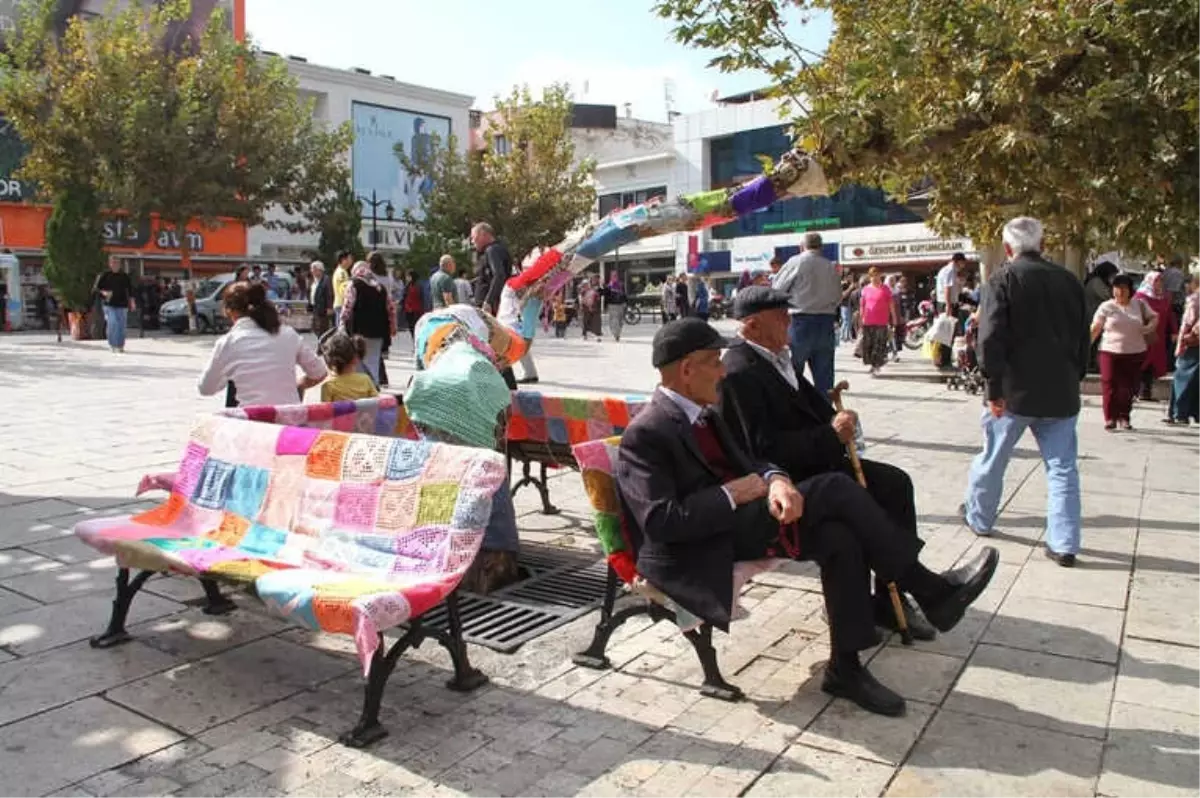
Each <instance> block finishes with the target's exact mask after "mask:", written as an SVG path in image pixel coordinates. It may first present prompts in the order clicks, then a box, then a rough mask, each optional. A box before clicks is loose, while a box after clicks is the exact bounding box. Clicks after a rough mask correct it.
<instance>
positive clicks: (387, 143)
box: [350, 102, 450, 220]
mask: <svg viewBox="0 0 1200 798" xmlns="http://www.w3.org/2000/svg"><path fill="white" fill-rule="evenodd" d="M350 114H351V119H352V122H353V124H354V145H353V147H352V148H351V151H350V166H351V172H352V174H353V177H352V182H353V184H354V193H355V194H357V195H358V198H359V201H360V202H362V206H363V209H362V213H363V219H365V220H369V219H370V218H371V215H372V211H371V205H370V200H371V193H372V192H374V193H375V199H376V201H377V202H378V203H379V205H378V208H377V210H376V211H375V214H376V216H377V217H378V218H380V219H383V218H385V212H384V209H385V207H386V206H387V203H389V202H390V203H391V205H392V208H393V210H394V212H395V218H396V219H401V218H403V217H404V213H405V211H408V212H410V213H411V214H412V215H413V216H414V217H416V218H420V210H421V197H422V196H423V195H425V194H428V193H429V191H430V190H431V189H432V188H433V184H432V182H430V180H429V178H427V177H426V178H421V177H417V176H412V175H409V174H408V172H407V171H405V169H404V167H403V166H401V164H400V159H399V158H397V157H396V145H397V144H400V145H402V146H403V147H404V152H405V153H406V154H407V155H408V156H409V157H410V158H416V159H420V158H422V157H428V156H429V155H431V154H432V152H433V148H434V146H435V143H436V146H438V147H445V146H446V145H447V143H448V142H449V140H450V118H449V117H445V116H438V115H436V114H427V113H421V112H416V111H406V110H403V109H400V108H388V107H386V106H382V105H373V104H371V103H360V102H355V103H352V104H351V110H350Z"/></svg>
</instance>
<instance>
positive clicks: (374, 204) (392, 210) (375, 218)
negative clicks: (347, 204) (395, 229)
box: [358, 189, 396, 247]
mask: <svg viewBox="0 0 1200 798" xmlns="http://www.w3.org/2000/svg"><path fill="white" fill-rule="evenodd" d="M358 201H359V202H362V203H365V204H367V205H369V206H370V207H371V246H372V247H376V246H379V206H380V205H384V206H385V207H384V209H383V213H384V216H386V217H387V220H388V221H389V222H390V221H392V220H393V219H395V218H396V207H395V206H394V205H392V202H391V200H382V199H379V198H378V197H377V196H376V194H375V190H374V189H372V190H371V198H370V199H367V198H366V197H358Z"/></svg>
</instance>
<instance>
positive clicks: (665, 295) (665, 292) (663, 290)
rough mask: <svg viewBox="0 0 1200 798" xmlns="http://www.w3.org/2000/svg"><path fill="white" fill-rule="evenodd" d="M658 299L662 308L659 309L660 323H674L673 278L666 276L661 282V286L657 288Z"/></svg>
mask: <svg viewBox="0 0 1200 798" xmlns="http://www.w3.org/2000/svg"><path fill="white" fill-rule="evenodd" d="M659 297H660V302H661V303H662V306H661V308H660V309H659V310H660V314H661V316H662V323H663V324H666V323H667V322H669V321H674V320H675V278H674V277H673V276H671V275H668V276H667V278H666V279H665V280H663V281H662V285H661V286H660V287H659Z"/></svg>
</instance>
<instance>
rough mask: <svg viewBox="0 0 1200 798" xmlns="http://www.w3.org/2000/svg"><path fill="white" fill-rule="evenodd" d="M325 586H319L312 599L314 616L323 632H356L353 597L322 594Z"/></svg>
mask: <svg viewBox="0 0 1200 798" xmlns="http://www.w3.org/2000/svg"><path fill="white" fill-rule="evenodd" d="M322 591H323V588H322V587H318V588H317V594H316V595H315V596H313V599H312V611H313V617H314V618H316V619H317V625H318V626H320V627H321V631H323V632H333V633H335V634H336V633H341V634H351V635H352V634H354V607H353V606H352V605H351V603H350V601H351V597H349V596H344V595H337V594H336V593H335V594H324V595H323V594H322Z"/></svg>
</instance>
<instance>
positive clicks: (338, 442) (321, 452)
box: [305, 431, 350, 481]
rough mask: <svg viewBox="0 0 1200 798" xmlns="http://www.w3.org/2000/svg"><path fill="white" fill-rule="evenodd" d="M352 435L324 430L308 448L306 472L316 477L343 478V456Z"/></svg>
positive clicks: (336, 479)
mask: <svg viewBox="0 0 1200 798" xmlns="http://www.w3.org/2000/svg"><path fill="white" fill-rule="evenodd" d="M349 440H350V436H349V435H346V434H345V433H343V432H329V431H323V432H322V433H321V434H320V435H318V436H317V439H316V441H314V442H313V445H312V448H311V449H309V450H308V458H307V459H306V460H305V473H307V474H308V475H309V476H310V477H313V478H314V479H329V480H334V481H338V480H341V478H342V458H344V457H345V455H346V444H347V442H348V441H349Z"/></svg>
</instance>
